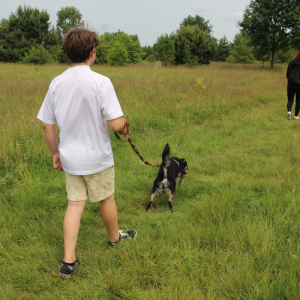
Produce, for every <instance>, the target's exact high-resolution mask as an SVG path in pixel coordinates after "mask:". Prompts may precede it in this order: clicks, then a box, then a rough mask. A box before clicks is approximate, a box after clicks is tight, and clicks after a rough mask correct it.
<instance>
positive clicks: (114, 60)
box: [107, 41, 130, 66]
mask: <svg viewBox="0 0 300 300" xmlns="http://www.w3.org/2000/svg"><path fill="white" fill-rule="evenodd" d="M107 62H108V64H109V65H111V66H125V65H127V64H128V63H129V62H130V60H129V55H128V51H127V49H126V47H125V45H124V44H122V43H121V42H119V41H114V43H113V44H112V47H111V48H110V49H109V53H108V55H107Z"/></svg>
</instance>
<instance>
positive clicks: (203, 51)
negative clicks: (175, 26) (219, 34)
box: [174, 25, 217, 64]
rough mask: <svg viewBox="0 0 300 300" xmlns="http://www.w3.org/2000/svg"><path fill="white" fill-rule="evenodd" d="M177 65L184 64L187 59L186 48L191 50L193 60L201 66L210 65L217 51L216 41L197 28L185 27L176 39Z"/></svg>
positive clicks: (179, 31) (196, 26)
mask: <svg viewBox="0 0 300 300" xmlns="http://www.w3.org/2000/svg"><path fill="white" fill-rule="evenodd" d="M174 45H175V56H176V63H177V64H183V63H185V59H186V55H187V54H186V51H187V50H186V46H188V47H189V48H190V53H191V57H192V59H193V60H194V61H195V60H196V58H198V63H199V64H210V63H211V61H212V60H213V56H214V54H215V53H216V50H217V44H216V41H215V39H213V38H211V37H210V35H209V34H208V33H207V32H206V31H203V30H201V29H200V28H199V26H198V25H195V26H189V25H188V26H184V27H182V28H181V29H180V30H178V32H177V35H176V36H175V39H174Z"/></svg>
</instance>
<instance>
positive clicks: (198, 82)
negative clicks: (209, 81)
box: [196, 77, 206, 94]
mask: <svg viewBox="0 0 300 300" xmlns="http://www.w3.org/2000/svg"><path fill="white" fill-rule="evenodd" d="M196 88H197V89H198V91H199V93H200V94H201V93H202V92H203V90H205V89H206V86H205V85H204V77H197V79H196Z"/></svg>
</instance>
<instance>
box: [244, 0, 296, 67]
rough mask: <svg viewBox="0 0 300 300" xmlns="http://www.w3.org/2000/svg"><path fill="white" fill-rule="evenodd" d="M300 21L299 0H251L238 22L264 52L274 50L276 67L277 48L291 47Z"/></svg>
mask: <svg viewBox="0 0 300 300" xmlns="http://www.w3.org/2000/svg"><path fill="white" fill-rule="evenodd" d="M299 23H300V10H299V1H298V0H290V1H281V0H255V1H254V0H252V1H251V2H250V4H249V6H248V7H247V8H246V10H245V12H244V17H243V21H242V22H240V23H239V26H240V27H241V28H242V31H243V32H244V33H246V34H247V35H249V37H250V38H251V41H252V44H253V46H256V47H261V49H263V51H264V53H265V54H267V53H271V67H273V64H274V60H275V51H277V50H280V49H282V50H284V49H287V48H288V47H289V45H290V41H291V40H292V39H295V38H296V37H295V33H296V32H297V31H298V30H297V28H299Z"/></svg>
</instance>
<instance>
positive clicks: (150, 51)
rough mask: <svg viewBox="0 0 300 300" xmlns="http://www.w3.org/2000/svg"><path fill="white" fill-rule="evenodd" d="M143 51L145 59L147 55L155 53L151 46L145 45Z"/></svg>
mask: <svg viewBox="0 0 300 300" xmlns="http://www.w3.org/2000/svg"><path fill="white" fill-rule="evenodd" d="M142 52H143V55H144V56H143V59H145V58H146V57H148V56H149V55H151V54H154V49H153V47H151V46H144V47H142Z"/></svg>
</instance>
